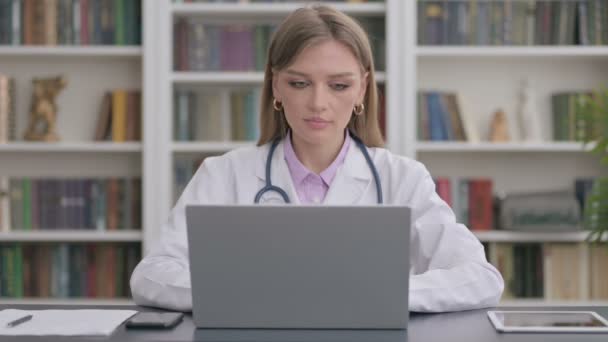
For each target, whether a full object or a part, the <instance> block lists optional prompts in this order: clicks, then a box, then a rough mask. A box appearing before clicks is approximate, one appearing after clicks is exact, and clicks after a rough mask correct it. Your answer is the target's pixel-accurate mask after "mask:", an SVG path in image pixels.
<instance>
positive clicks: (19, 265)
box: [13, 244, 23, 298]
mask: <svg viewBox="0 0 608 342" xmlns="http://www.w3.org/2000/svg"><path fill="white" fill-rule="evenodd" d="M13 262H14V265H13V270H14V271H15V273H14V276H13V280H14V282H15V287H14V292H13V297H15V298H22V297H23V252H22V249H21V245H20V244H17V245H15V246H14V247H13Z"/></svg>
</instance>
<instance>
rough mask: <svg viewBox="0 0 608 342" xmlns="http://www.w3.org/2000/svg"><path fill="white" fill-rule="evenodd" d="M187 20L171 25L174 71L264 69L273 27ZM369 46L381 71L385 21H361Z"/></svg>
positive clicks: (195, 19) (196, 19) (271, 25)
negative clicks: (367, 36)
mask: <svg viewBox="0 0 608 342" xmlns="http://www.w3.org/2000/svg"><path fill="white" fill-rule="evenodd" d="M208 21H209V20H208V19H205V18H198V17H188V18H179V19H177V21H176V23H175V25H174V30H173V34H174V38H173V39H174V44H175V46H174V49H173V51H174V52H173V53H174V55H173V60H174V69H175V70H177V71H218V70H221V71H254V70H258V71H261V70H264V67H265V64H266V57H267V50H268V45H269V44H270V38H271V35H272V33H273V32H274V30H275V29H276V25H273V24H236V23H235V24H222V25H219V24H209V23H208ZM361 24H362V25H363V26H364V27H365V28H366V29H367V32H368V34H369V37H370V43H371V44H372V51H373V53H374V59H375V62H376V64H375V66H376V69H380V70H382V69H384V65H385V62H384V60H385V55H384V53H385V46H384V45H385V42H384V41H385V39H384V21H382V20H379V19H361Z"/></svg>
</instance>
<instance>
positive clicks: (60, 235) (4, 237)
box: [0, 229, 143, 242]
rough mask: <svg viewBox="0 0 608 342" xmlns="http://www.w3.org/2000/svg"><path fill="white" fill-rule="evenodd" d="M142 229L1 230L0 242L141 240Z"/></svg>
mask: <svg viewBox="0 0 608 342" xmlns="http://www.w3.org/2000/svg"><path fill="white" fill-rule="evenodd" d="M142 238H143V233H142V232H141V230H123V231H96V230H84V229H82V230H71V229H62V230H57V229H52V230H51V229H49V230H31V231H9V232H0V242H141V241H142Z"/></svg>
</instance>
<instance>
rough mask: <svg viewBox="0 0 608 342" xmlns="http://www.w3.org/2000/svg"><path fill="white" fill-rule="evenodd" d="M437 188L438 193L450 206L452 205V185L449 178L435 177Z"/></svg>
mask: <svg viewBox="0 0 608 342" xmlns="http://www.w3.org/2000/svg"><path fill="white" fill-rule="evenodd" d="M435 184H436V188H437V194H438V195H439V197H441V199H442V200H444V201H445V203H447V204H448V205H449V206H450V207H452V203H453V202H452V191H451V190H452V186H451V184H450V179H449V178H437V179H435Z"/></svg>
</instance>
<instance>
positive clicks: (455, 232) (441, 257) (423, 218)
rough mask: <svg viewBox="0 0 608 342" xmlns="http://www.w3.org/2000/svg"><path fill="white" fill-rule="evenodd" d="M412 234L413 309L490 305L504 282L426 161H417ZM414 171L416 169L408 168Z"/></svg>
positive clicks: (495, 302) (447, 309) (412, 200)
mask: <svg viewBox="0 0 608 342" xmlns="http://www.w3.org/2000/svg"><path fill="white" fill-rule="evenodd" d="M414 166H415V168H416V170H415V172H413V174H414V175H415V177H412V178H413V179H412V178H410V180H409V181H410V182H411V181H413V182H414V184H415V185H414V191H413V193H412V195H411V197H410V198H409V201H408V202H409V204H410V206H411V207H412V224H413V226H412V234H411V244H410V246H411V250H410V256H411V261H410V264H411V276H410V291H409V293H410V299H409V307H410V310H411V311H420V312H442V311H457V310H469V309H476V308H483V307H492V306H495V305H496V304H498V301H499V300H500V297H501V295H502V291H503V288H504V283H503V279H502V276H501V275H500V273H499V272H498V271H497V270H496V268H494V266H492V265H491V264H490V263H488V261H487V260H486V258H485V254H484V249H483V245H482V244H481V243H480V242H479V240H478V239H477V238H476V237H475V236H474V235H473V233H471V232H470V231H469V230H468V229H467V227H466V226H464V225H463V224H459V223H456V219H455V217H454V213H453V212H452V210H451V209H450V207H449V206H448V205H447V204H446V203H445V202H444V201H443V200H442V199H441V198H440V197H439V196H438V195H437V193H436V191H435V183H434V181H433V179H432V178H431V176H430V174H429V173H428V171H427V170H426V168H425V167H424V166H422V164H420V163H417V162H416V163H415V164H414ZM410 174H412V173H410Z"/></svg>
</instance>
